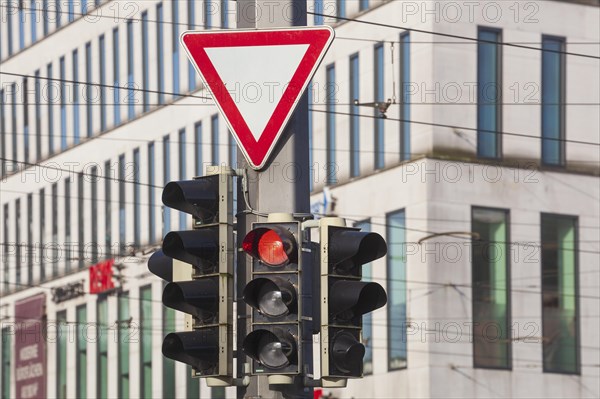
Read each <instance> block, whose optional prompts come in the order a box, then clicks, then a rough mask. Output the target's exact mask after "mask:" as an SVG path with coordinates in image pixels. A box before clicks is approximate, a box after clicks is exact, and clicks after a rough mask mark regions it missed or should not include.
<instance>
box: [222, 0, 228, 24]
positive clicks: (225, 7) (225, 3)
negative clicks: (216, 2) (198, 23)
mask: <svg viewBox="0 0 600 399" xmlns="http://www.w3.org/2000/svg"><path fill="white" fill-rule="evenodd" d="M228 14H229V1H228V0H221V28H224V29H225V28H229V20H228V17H229V15H228Z"/></svg>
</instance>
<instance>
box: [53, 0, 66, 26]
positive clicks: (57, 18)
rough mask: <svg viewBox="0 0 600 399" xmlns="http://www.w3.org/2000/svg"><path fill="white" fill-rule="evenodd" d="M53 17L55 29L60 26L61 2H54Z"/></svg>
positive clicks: (58, 0)
mask: <svg viewBox="0 0 600 399" xmlns="http://www.w3.org/2000/svg"><path fill="white" fill-rule="evenodd" d="M54 10H55V11H54V17H55V21H56V27H57V28H59V27H60V24H61V15H62V14H63V12H64V11H63V8H62V0H54Z"/></svg>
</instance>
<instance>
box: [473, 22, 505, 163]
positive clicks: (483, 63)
mask: <svg viewBox="0 0 600 399" xmlns="http://www.w3.org/2000/svg"><path fill="white" fill-rule="evenodd" d="M478 39H479V40H480V41H479V42H478V44H477V155H478V156H480V157H485V158H497V157H499V156H500V149H499V146H500V145H499V144H500V133H499V131H500V88H501V86H500V76H501V75H500V46H499V44H498V43H499V42H500V32H498V31H496V30H488V29H479V37H478Z"/></svg>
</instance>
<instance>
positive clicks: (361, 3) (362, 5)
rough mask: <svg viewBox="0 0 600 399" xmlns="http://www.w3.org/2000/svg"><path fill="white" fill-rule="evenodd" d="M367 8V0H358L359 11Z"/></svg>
mask: <svg viewBox="0 0 600 399" xmlns="http://www.w3.org/2000/svg"><path fill="white" fill-rule="evenodd" d="M367 8H369V0H359V3H358V9H359V10H360V11H363V10H366V9H367Z"/></svg>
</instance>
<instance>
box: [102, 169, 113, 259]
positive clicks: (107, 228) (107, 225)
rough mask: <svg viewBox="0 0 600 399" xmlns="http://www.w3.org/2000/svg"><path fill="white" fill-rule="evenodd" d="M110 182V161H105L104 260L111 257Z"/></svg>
mask: <svg viewBox="0 0 600 399" xmlns="http://www.w3.org/2000/svg"><path fill="white" fill-rule="evenodd" d="M112 180H113V175H112V168H111V165H110V161H106V162H105V163H104V246H105V249H104V252H105V257H106V258H111V257H112V254H111V252H112V251H111V248H112V244H113V243H112V193H111V185H112Z"/></svg>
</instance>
